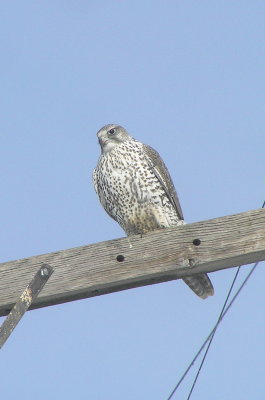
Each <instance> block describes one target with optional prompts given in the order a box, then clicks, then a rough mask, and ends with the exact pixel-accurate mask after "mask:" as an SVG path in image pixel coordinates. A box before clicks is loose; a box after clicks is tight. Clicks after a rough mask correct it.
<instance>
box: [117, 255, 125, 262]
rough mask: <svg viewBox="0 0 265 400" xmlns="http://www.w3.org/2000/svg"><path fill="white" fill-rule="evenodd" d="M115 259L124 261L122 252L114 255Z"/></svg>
mask: <svg viewBox="0 0 265 400" xmlns="http://www.w3.org/2000/svg"><path fill="white" fill-rule="evenodd" d="M116 260H117V261H119V262H122V261H124V256H123V255H122V254H120V255H118V256H117V257H116Z"/></svg>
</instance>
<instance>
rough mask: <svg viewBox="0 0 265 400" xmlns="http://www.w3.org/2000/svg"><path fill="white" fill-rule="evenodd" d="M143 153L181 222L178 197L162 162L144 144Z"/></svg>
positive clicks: (152, 150) (151, 149) (150, 148)
mask: <svg viewBox="0 0 265 400" xmlns="http://www.w3.org/2000/svg"><path fill="white" fill-rule="evenodd" d="M143 151H144V154H145V158H146V160H147V162H148V164H149V166H150V167H151V168H152V170H153V171H154V174H155V176H156V177H157V179H158V180H159V182H160V183H161V185H162V186H163V189H164V190H165V192H166V194H167V196H168V198H169V200H170V202H171V204H172V205H173V207H174V208H175V210H176V211H177V213H178V216H179V218H180V219H182V220H183V219H184V217H183V213H182V210H181V206H180V202H179V199H178V195H177V192H176V189H175V187H174V183H173V182H172V179H171V176H170V174H169V172H168V169H167V167H166V165H165V163H164V161H163V160H162V158H161V157H160V155H159V154H158V152H157V151H156V150H154V149H153V148H152V147H150V146H147V145H146V144H143Z"/></svg>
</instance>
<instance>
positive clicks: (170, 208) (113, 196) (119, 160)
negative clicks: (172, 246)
mask: <svg viewBox="0 0 265 400" xmlns="http://www.w3.org/2000/svg"><path fill="white" fill-rule="evenodd" d="M97 136H98V139H99V143H100V146H101V156H100V158H99V161H98V165H97V167H96V168H95V170H94V172H93V181H94V187H95V190H96V192H97V194H98V196H99V200H100V202H101V204H102V206H103V207H104V209H105V210H106V212H107V213H108V214H109V215H110V216H111V217H112V218H113V219H114V220H115V221H117V222H118V223H119V224H120V225H121V227H122V228H123V229H124V231H125V232H126V234H127V235H128V236H130V235H136V234H144V233H146V232H149V231H152V230H155V229H159V228H166V227H169V226H174V225H182V224H184V220H183V214H182V210H181V207H180V203H179V200H178V196H177V193H176V191H175V188H174V184H173V182H172V180H171V177H170V175H169V172H168V170H167V168H166V166H165V164H164V162H163V160H162V159H161V157H160V156H159V154H158V153H157V152H156V151H155V150H154V149H152V148H151V147H150V146H147V145H145V144H143V143H141V142H138V141H137V140H135V139H134V138H132V137H131V136H130V135H129V134H128V133H127V131H126V130H125V129H124V128H122V127H121V126H119V125H106V126H104V127H103V128H101V129H100V130H99V132H98V133H97ZM184 281H185V282H186V283H187V284H188V285H189V286H190V288H191V289H192V290H193V291H194V292H195V293H196V294H197V295H198V296H200V297H202V298H206V297H208V296H209V295H212V294H213V287H212V285H211V282H210V280H209V278H208V277H207V275H206V274H201V275H197V276H192V277H187V278H185V279H184Z"/></svg>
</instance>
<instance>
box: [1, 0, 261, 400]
mask: <svg viewBox="0 0 265 400" xmlns="http://www.w3.org/2000/svg"><path fill="white" fill-rule="evenodd" d="M264 12H265V4H264V2H263V1H261V0H254V1H252V2H249V1H245V0H242V1H215V0H211V1H210V0H208V1H206V0H205V1H204V0H202V1H200V2H198V1H195V0H190V1H166V2H165V1H162V0H155V1H149V0H146V1H144V2H143V1H139V0H136V1H134V2H129V1H99V2H96V1H82V0H79V1H75V2H73V1H60V0H57V1H53V2H52V1H34V2H31V1H23V2H21V1H10V2H2V4H1V5H0V19H1V24H0V34H1V40H0V49H1V65H0V71H1V74H0V84H1V95H0V107H1V113H0V126H1V131H0V140H1V146H0V163H1V166H0V167H1V177H2V180H1V182H2V184H1V188H2V190H1V208H0V212H1V227H2V229H1V230H0V235H1V262H4V261H8V260H14V259H18V258H23V257H28V256H33V255H36V254H42V253H47V252H52V251H57V250H62V249H67V248H70V247H76V246H81V245H85V244H89V243H95V242H99V241H104V240H110V239H114V238H118V237H122V236H124V233H123V231H122V230H121V228H120V227H119V226H118V225H117V224H116V223H115V222H114V221H112V220H111V219H110V218H109V217H108V216H107V215H106V214H105V212H104V210H103V209H102V208H101V206H100V204H99V202H98V200H97V197H96V194H95V193H94V189H93V186H92V181H91V174H92V170H93V168H94V167H95V165H96V163H97V159H98V156H99V153H100V149H99V146H98V144H97V139H96V132H97V131H98V129H99V128H101V127H102V126H103V125H105V124H106V123H119V124H121V125H124V126H125V127H126V128H127V130H128V131H129V132H130V133H131V134H132V135H133V136H134V137H136V138H137V139H138V140H140V141H142V142H144V143H147V144H149V145H152V146H153V147H154V148H156V149H157V150H158V151H159V153H160V154H161V155H162V157H163V158H164V160H165V162H166V164H167V166H168V168H169V170H170V172H171V175H172V178H173V180H174V182H175V185H176V188H177V191H178V194H179V197H180V200H181V205H182V209H183V212H184V216H185V218H186V221H187V222H195V221H200V220H205V219H210V218H215V217H220V216H223V215H228V214H235V213H239V212H243V211H247V210H251V209H256V208H259V207H260V206H261V205H262V202H263V200H264V147H265V132H264V100H265V99H264V97H265V95H264V93H265V79H264V70H265V47H264V39H265V37H264V36H265V26H264ZM76 267H77V268H78V266H76ZM263 269H264V263H261V264H260V266H259V268H258V270H257V271H256V272H255V274H254V276H253V277H252V278H251V280H250V282H249V283H248V284H247V286H246V287H245V289H244V291H243V292H242V294H241V296H240V298H239V300H238V301H237V303H236V304H235V305H234V306H233V307H232V309H231V311H230V312H229V314H228V315H227V317H226V319H225V320H224V322H223V324H222V326H221V327H220V329H219V331H218V333H217V335H216V338H215V340H214V343H213V346H212V349H211V352H210V353H209V356H208V358H207V361H206V363H205V366H204V369H203V371H202V373H201V375H200V378H199V381H198V384H197V385H196V388H195V391H194V395H193V397H192V398H194V399H199V400H201V399H205V398H206V399H210V398H214V399H232V398H233V399H239V398H240V399H241V400H247V399H250V398H253V399H261V398H263V396H262V394H263V395H264V388H263V386H264V385H263V379H264V368H265V362H264V335H265V327H264V310H263V306H260V305H261V304H264V287H263V281H264V271H263ZM248 270H249V267H243V268H242V271H241V274H240V279H242V278H243V277H244V275H245V274H246V273H247V271H248ZM234 273H235V270H234V269H233V270H232V269H231V270H229V271H228V270H227V271H221V272H218V273H214V274H212V275H211V279H212V281H213V283H214V286H215V291H216V294H215V296H214V297H213V298H210V299H208V300H205V301H202V300H200V299H199V298H197V297H196V296H195V295H193V293H192V292H191V291H190V290H189V289H188V288H187V287H186V286H185V285H184V284H183V283H182V282H181V281H175V282H169V283H164V284H159V285H153V286H149V287H143V288H138V289H133V290H129V291H124V292H119V293H115V294H110V295H106V296H101V297H97V298H92V299H86V300H82V301H76V302H73V303H68V304H62V305H59V306H55V307H49V308H44V309H41V310H36V311H32V312H29V313H27V314H26V315H25V317H24V318H23V320H22V321H21V323H20V324H19V326H18V327H17V328H16V330H15V331H14V333H13V334H12V336H11V337H10V339H9V340H8V342H7V343H6V345H5V346H4V348H3V349H2V350H1V358H0V371H1V382H2V383H1V394H2V396H3V397H5V398H6V399H13V398H18V397H19V398H22V399H23V398H26V396H28V395H29V394H30V395H31V396H32V397H34V398H35V399H36V400H44V399H45V400H46V399H47V398H52V399H53V398H59V399H61V398H63V399H64V400H68V399H72V398H76V399H93V400H94V399H95V400H105V399H115V400H116V399H128V400H132V399H133V400H134V399H140V400H141V399H152V400H164V399H166V398H167V397H168V395H169V394H170V392H171V390H172V389H173V387H174V385H175V384H176V382H177V380H178V378H179V377H180V376H181V374H182V373H183V371H184V370H185V368H186V366H187V364H188V363H189V362H190V361H191V358H192V356H193V355H194V353H195V352H196V351H197V349H198V347H199V346H200V344H201V343H202V341H203V340H204V338H205V337H206V336H207V335H208V333H209V330H210V328H211V327H212V326H213V325H214V323H215V321H216V319H217V315H218V312H219V311H220V309H221V307H222V304H223V302H224V298H225V296H226V293H227V291H228V288H229V286H230V284H231V281H232V278H233V275H234ZM18 295H19V293H18ZM2 321H3V319H0V322H2ZM195 373H196V367H194V368H193V369H192V372H191V374H189V376H188V378H187V379H186V380H185V381H184V382H183V384H182V386H181V387H180V390H179V391H178V392H177V393H176V394H175V396H174V397H173V399H185V398H186V397H185V396H187V393H188V391H189V388H190V385H191V382H192V378H193V377H194V375H195ZM14 382H16V384H14Z"/></svg>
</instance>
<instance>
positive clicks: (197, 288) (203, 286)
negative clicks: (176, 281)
mask: <svg viewBox="0 0 265 400" xmlns="http://www.w3.org/2000/svg"><path fill="white" fill-rule="evenodd" d="M183 281H184V282H185V283H186V284H187V285H188V286H189V287H190V288H191V290H193V292H194V293H195V294H197V296H199V297H201V298H202V299H206V298H207V297H208V296H213V294H214V288H213V285H212V282H211V281H210V279H209V278H208V276H207V275H206V274H199V275H193V276H187V277H186V278H184V279H183Z"/></svg>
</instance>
